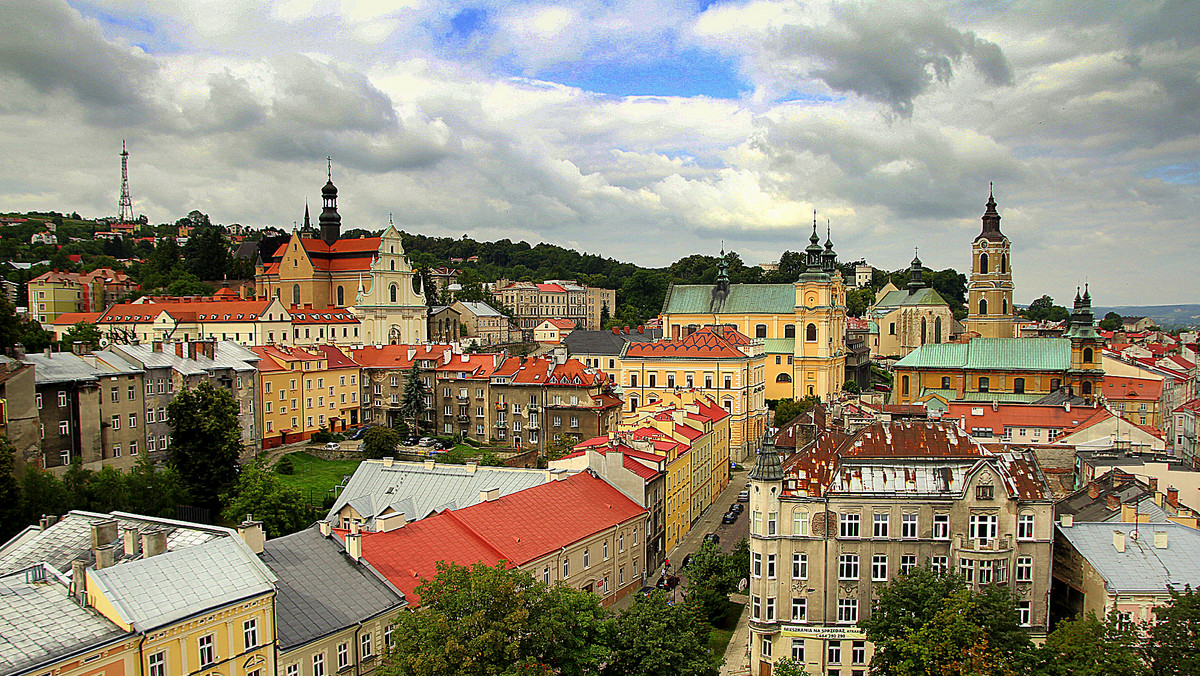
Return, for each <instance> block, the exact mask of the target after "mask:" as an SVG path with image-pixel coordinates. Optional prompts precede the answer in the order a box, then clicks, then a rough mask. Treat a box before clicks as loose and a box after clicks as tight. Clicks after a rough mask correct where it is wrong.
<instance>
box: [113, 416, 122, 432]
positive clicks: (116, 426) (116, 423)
mask: <svg viewBox="0 0 1200 676" xmlns="http://www.w3.org/2000/svg"><path fill="white" fill-rule="evenodd" d="M112 428H113V429H114V430H119V429H121V416H119V415H114V416H113V417H112Z"/></svg>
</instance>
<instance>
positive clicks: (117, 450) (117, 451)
mask: <svg viewBox="0 0 1200 676" xmlns="http://www.w3.org/2000/svg"><path fill="white" fill-rule="evenodd" d="M112 457H114V458H119V457H121V444H119V443H118V444H113V449H112Z"/></svg>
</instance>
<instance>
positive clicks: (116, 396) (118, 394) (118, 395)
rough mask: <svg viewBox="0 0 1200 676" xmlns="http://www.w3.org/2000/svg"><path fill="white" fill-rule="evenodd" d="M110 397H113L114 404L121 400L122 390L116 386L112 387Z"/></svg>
mask: <svg viewBox="0 0 1200 676" xmlns="http://www.w3.org/2000/svg"><path fill="white" fill-rule="evenodd" d="M109 398H110V399H112V403H114V404H115V403H117V402H119V401H121V391H120V390H118V389H117V388H115V387H114V388H112V390H110V391H109Z"/></svg>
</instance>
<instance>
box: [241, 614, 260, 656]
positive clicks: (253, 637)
mask: <svg viewBox="0 0 1200 676" xmlns="http://www.w3.org/2000/svg"><path fill="white" fill-rule="evenodd" d="M242 641H243V645H244V646H245V649H246V650H250V649H251V648H257V647H258V620H257V619H250V620H246V621H245V622H243V623H242Z"/></svg>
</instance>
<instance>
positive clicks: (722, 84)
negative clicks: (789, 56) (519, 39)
mask: <svg viewBox="0 0 1200 676" xmlns="http://www.w3.org/2000/svg"><path fill="white" fill-rule="evenodd" d="M538 76H539V77H541V78H542V79H546V80H553V81H554V82H559V83H562V84H565V85H570V86H572V87H579V88H580V89H586V90H588V91H591V92H596V93H598V94H610V95H613V96H682V97H692V96H708V97H711V98H716V99H736V98H738V97H739V96H740V95H741V94H742V93H743V92H746V91H749V89H750V86H749V85H748V84H747V83H746V82H744V81H743V80H742V79H741V77H739V76H738V73H737V68H736V67H735V65H734V62H733V61H732V60H730V59H727V58H724V57H721V56H718V55H717V54H715V53H713V52H708V51H705V50H699V49H691V50H687V51H684V52H680V53H678V54H674V55H672V56H670V57H668V58H665V59H659V60H656V61H647V62H644V63H599V64H595V65H592V66H590V67H587V66H584V65H582V64H575V65H573V66H572V67H570V68H564V69H562V70H560V71H556V72H545V73H539V75H538Z"/></svg>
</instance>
